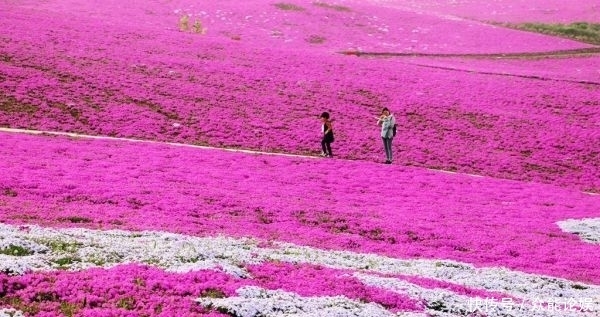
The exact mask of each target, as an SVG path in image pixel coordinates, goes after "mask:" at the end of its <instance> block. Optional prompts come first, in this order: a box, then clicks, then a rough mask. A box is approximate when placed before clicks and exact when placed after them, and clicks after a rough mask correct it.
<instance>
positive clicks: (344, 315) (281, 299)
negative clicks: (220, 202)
mask: <svg viewBox="0 0 600 317" xmlns="http://www.w3.org/2000/svg"><path fill="white" fill-rule="evenodd" d="M236 292H237V293H238V295H239V296H236V297H229V298H199V299H197V300H196V301H197V302H198V303H200V304H201V305H203V306H206V307H209V308H217V309H219V311H221V312H227V313H229V314H234V315H235V316H239V317H255V316H264V317H292V316H298V317H300V316H301V317H329V316H332V317H373V316H378V317H388V316H390V317H391V316H394V317H395V316H400V315H396V314H394V313H391V312H390V311H388V310H386V309H385V308H383V307H382V306H381V305H378V304H372V303H360V302H358V301H355V300H351V299H349V298H347V297H345V296H316V297H302V296H300V295H298V294H295V293H290V292H284V291H281V290H276V291H271V290H266V289H263V288H260V287H256V286H246V287H242V288H240V289H238V290H237V291H236ZM415 316H416V315H415ZM419 316H424V315H419Z"/></svg>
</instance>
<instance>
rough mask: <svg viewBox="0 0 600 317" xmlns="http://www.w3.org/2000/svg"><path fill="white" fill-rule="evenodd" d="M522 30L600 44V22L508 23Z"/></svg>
mask: <svg viewBox="0 0 600 317" xmlns="http://www.w3.org/2000/svg"><path fill="white" fill-rule="evenodd" d="M508 26H509V27H514V28H516V29H520V30H526V31H532V32H538V33H543V34H550V35H557V36H563V37H568V38H571V39H574V40H578V41H582V42H586V43H591V44H600V23H587V22H575V23H571V24H544V23H523V24H516V25H508Z"/></svg>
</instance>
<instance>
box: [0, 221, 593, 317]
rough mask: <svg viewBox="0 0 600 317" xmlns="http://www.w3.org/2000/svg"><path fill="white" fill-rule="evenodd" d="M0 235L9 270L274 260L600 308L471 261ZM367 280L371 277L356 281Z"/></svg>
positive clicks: (249, 244)
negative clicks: (14, 250) (10, 248)
mask: <svg viewBox="0 0 600 317" xmlns="http://www.w3.org/2000/svg"><path fill="white" fill-rule="evenodd" d="M0 239H2V240H3V241H13V244H18V245H20V246H21V247H22V248H29V249H28V250H26V251H23V250H21V251H19V252H21V253H23V254H29V255H21V256H13V255H6V254H4V255H3V254H0V256H1V258H0V260H1V261H0V269H1V270H2V271H4V272H5V273H9V274H24V273H26V272H27V271H37V270H44V271H48V270H56V269H66V270H83V269H87V268H90V267H97V266H101V267H111V266H114V265H118V264H125V263H143V264H148V265H153V266H157V267H160V268H163V269H165V270H167V271H172V272H188V271H192V270H201V269H215V270H221V271H224V272H226V273H228V274H232V275H234V276H237V277H242V278H251V276H250V275H249V274H248V272H247V271H246V269H245V266H246V265H248V264H260V263H265V262H272V261H280V262H286V263H293V264H303V263H304V264H310V265H318V266H323V267H329V268H334V269H341V270H350V271H354V272H363V273H380V274H398V275H410V276H419V277H426V278H431V279H435V280H439V281H445V282H449V283H454V284H458V285H464V286H467V287H471V288H474V289H482V290H487V291H495V292H499V293H502V294H507V295H508V296H507V297H512V298H515V299H518V300H519V301H520V302H524V301H527V300H532V299H541V298H544V299H561V298H562V299H578V300H580V299H581V300H583V299H585V303H583V302H582V303H581V304H580V305H579V306H582V305H585V306H586V307H587V306H589V307H587V309H586V310H590V311H591V310H593V311H595V312H600V286H597V285H589V284H583V283H576V282H572V281H569V280H566V279H561V278H555V277H550V276H543V275H536V274H528V273H522V272H518V271H512V270H509V269H506V268H502V267H500V268H493V267H492V268H476V267H474V266H473V265H471V264H467V263H460V262H456V261H449V260H420V259H411V260H402V259H394V258H389V257H385V256H380V255H376V254H363V253H355V252H349V251H331V250H320V249H316V248H312V247H305V246H298V245H295V244H291V243H283V242H279V243H277V242H276V243H273V244H272V245H273V247H269V248H263V247H259V241H258V240H256V239H249V238H241V239H235V238H227V237H195V236H186V235H180V234H173V233H167V232H153V231H143V232H128V231H120V230H108V231H99V230H89V229H52V228H42V227H39V226H34V225H32V226H27V227H21V228H19V227H16V226H10V225H4V224H0ZM8 244H10V243H8V242H7V243H5V245H8ZM9 253H10V252H9ZM366 281H372V279H368V280H363V282H365V283H367V282H366ZM409 284H410V283H407V284H403V285H404V286H407V285H409ZM410 285H412V284H410ZM416 289H420V288H419V287H418V286H416V285H412V286H411V287H406V289H405V290H404V291H401V293H407V294H409V295H410V294H413V295H414V296H415V297H417V298H420V299H425V300H426V301H427V298H429V300H430V301H436V299H433V300H432V296H433V295H432V294H429V293H423V291H422V290H421V291H420V292H421V293H420V295H419V294H415V293H414V290H416ZM411 292H412V293H411ZM440 294H441V295H443V298H442V299H443V300H444V301H446V300H447V301H448V302H447V303H448V304H449V305H452V303H455V302H456V301H458V300H463V299H464V298H462V297H460V296H459V295H457V294H450V293H443V294H442V293H439V292H438V295H440ZM436 296H437V295H436ZM438 315H439V314H438ZM540 316H544V315H540ZM549 316H551V315H549ZM578 316H584V315H578Z"/></svg>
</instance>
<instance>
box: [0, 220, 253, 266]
mask: <svg viewBox="0 0 600 317" xmlns="http://www.w3.org/2000/svg"><path fill="white" fill-rule="evenodd" d="M0 239H1V240H0V241H10V243H11V244H16V245H19V246H21V247H22V248H23V249H25V250H26V251H20V252H26V253H29V255H25V256H9V255H3V254H0V256H1V258H0V259H2V260H3V261H1V262H0V270H1V271H3V272H5V273H8V274H16V275H18V274H24V273H25V272H27V271H48V270H56V269H67V270H84V269H88V268H91V267H98V266H101V267H112V266H114V265H118V264H125V263H144V264H149V265H154V266H158V267H161V268H164V269H165V270H167V271H172V272H188V271H192V270H201V269H217V268H218V269H220V270H222V271H224V272H227V273H229V274H232V275H235V276H238V277H247V272H246V271H245V269H244V268H243V265H242V264H243V263H254V262H255V261H254V260H253V259H252V254H251V252H249V251H248V250H251V249H256V248H257V246H256V241H254V240H251V239H233V238H226V237H210V238H199V237H190V236H184V235H176V234H171V233H164V232H128V231H120V230H108V231H95V230H87V229H50V228H41V227H38V226H28V227H27V228H26V230H22V229H19V228H17V227H13V226H9V225H4V224H0ZM6 244H7V245H8V244H9V243H8V242H7V243H6Z"/></svg>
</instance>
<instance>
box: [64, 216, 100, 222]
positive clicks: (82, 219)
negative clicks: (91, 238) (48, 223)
mask: <svg viewBox="0 0 600 317" xmlns="http://www.w3.org/2000/svg"><path fill="white" fill-rule="evenodd" d="M58 220H59V221H68V222H71V223H90V222H92V219H90V218H86V217H79V216H71V217H64V218H59V219H58Z"/></svg>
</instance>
